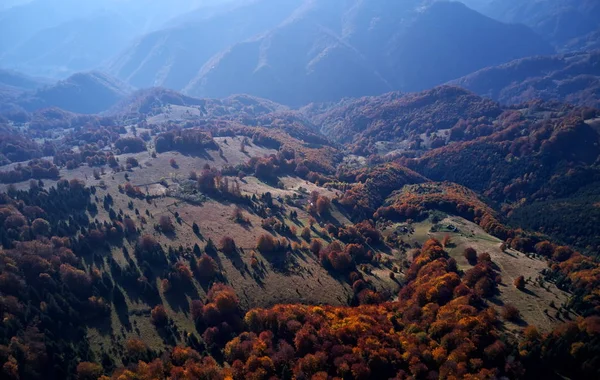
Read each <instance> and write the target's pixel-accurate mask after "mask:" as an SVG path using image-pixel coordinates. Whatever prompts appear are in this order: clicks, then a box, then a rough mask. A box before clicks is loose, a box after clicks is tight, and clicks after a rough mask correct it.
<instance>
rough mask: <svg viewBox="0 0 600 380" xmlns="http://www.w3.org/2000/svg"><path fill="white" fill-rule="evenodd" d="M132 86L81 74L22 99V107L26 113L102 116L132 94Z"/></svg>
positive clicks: (115, 80)
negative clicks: (48, 111)
mask: <svg viewBox="0 0 600 380" xmlns="http://www.w3.org/2000/svg"><path fill="white" fill-rule="evenodd" d="M133 91H134V89H133V88H132V87H131V86H129V85H128V84H126V83H124V82H122V81H120V80H118V79H116V78H113V77H110V76H109V75H107V74H104V73H100V72H95V71H94V72H87V73H78V74H75V75H72V76H71V77H69V78H67V79H65V80H62V81H59V82H57V83H56V84H54V85H51V86H46V87H43V88H40V89H38V90H36V91H35V92H34V93H33V94H30V95H25V96H22V97H21V98H20V99H18V101H17V102H18V104H19V105H20V106H22V107H23V108H25V109H26V110H29V111H33V110H36V109H39V108H46V107H58V108H62V109H64V110H67V111H71V112H76V113H88V114H91V113H98V112H102V111H105V110H107V109H109V108H110V107H112V106H113V105H115V104H116V103H117V102H118V101H119V100H121V99H123V98H125V97H126V96H128V95H129V94H131V93H132V92H133Z"/></svg>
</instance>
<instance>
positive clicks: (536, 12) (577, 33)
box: [470, 0, 600, 50]
mask: <svg viewBox="0 0 600 380" xmlns="http://www.w3.org/2000/svg"><path fill="white" fill-rule="evenodd" d="M473 3H480V4H473ZM470 4H471V5H473V6H475V7H476V8H477V9H478V10H480V11H481V12H483V13H485V14H486V15H489V16H490V17H494V18H497V19H498V20H501V21H504V22H511V23H522V24H525V25H527V26H529V27H531V28H532V29H533V30H534V31H536V32H537V33H539V34H540V35H542V36H543V37H544V38H546V39H547V40H548V41H550V42H552V43H553V44H554V45H555V46H557V47H558V48H559V49H565V50H568V49H567V48H568V45H569V41H571V40H572V39H576V38H581V37H583V36H586V35H588V34H590V33H593V32H596V31H598V30H600V2H599V1H597V0H487V1H486V0H470Z"/></svg>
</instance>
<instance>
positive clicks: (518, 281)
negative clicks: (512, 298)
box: [513, 276, 525, 290]
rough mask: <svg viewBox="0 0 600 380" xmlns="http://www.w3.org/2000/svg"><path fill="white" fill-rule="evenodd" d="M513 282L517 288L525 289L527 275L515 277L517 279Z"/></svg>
mask: <svg viewBox="0 0 600 380" xmlns="http://www.w3.org/2000/svg"><path fill="white" fill-rule="evenodd" d="M513 284H514V285H515V288H517V289H519V290H524V289H525V277H523V276H519V277H517V278H515V281H514V283H513Z"/></svg>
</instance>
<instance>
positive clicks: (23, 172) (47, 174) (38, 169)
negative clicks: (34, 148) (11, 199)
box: [0, 159, 59, 183]
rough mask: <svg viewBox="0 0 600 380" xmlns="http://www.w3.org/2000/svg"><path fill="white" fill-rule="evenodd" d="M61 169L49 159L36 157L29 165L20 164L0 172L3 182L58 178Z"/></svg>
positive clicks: (0, 180)
mask: <svg viewBox="0 0 600 380" xmlns="http://www.w3.org/2000/svg"><path fill="white" fill-rule="evenodd" d="M58 178H59V171H58V168H57V167H56V166H54V164H53V163H51V162H50V161H47V160H41V159H35V160H31V161H29V162H28V163H27V165H21V164H18V165H17V166H15V167H14V169H12V170H9V171H5V172H0V182H1V183H17V182H22V181H26V180H29V179H58Z"/></svg>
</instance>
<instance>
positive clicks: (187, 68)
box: [108, 0, 302, 89]
mask: <svg viewBox="0 0 600 380" xmlns="http://www.w3.org/2000/svg"><path fill="white" fill-rule="evenodd" d="M301 3H302V0H289V1H286V2H281V1H278V0H264V1H259V2H256V3H252V4H250V5H247V6H240V7H234V8H233V9H229V8H227V9H226V10H224V11H223V12H216V13H212V14H211V15H210V16H208V15H207V16H206V17H205V18H201V17H199V16H201V14H200V15H196V16H195V17H197V18H194V17H192V18H191V19H193V20H195V21H194V22H191V21H190V20H191V19H186V22H185V23H183V25H180V26H177V27H169V28H167V29H164V30H160V31H156V32H153V33H150V34H148V35H146V36H144V37H142V38H140V39H138V40H137V41H135V42H134V43H133V44H132V45H131V46H128V47H127V48H126V49H124V51H123V52H122V54H120V55H118V56H117V57H116V58H115V59H114V60H113V61H112V62H111V63H110V64H109V65H108V71H109V72H110V73H111V74H113V75H115V76H116V77H118V78H120V79H122V80H125V81H127V82H129V83H131V84H133V85H135V86H137V87H150V86H164V87H169V88H173V89H181V88H183V87H185V86H186V85H187V84H188V83H189V81H190V80H191V79H192V78H194V76H195V75H196V74H197V72H198V71H199V70H200V68H201V67H202V66H203V65H204V64H205V63H206V62H208V61H209V60H210V59H211V58H212V57H213V56H214V55H215V54H217V53H219V52H220V51H222V50H223V49H226V48H228V47H229V46H231V45H233V44H235V43H237V42H239V41H243V40H245V39H247V38H249V37H251V36H253V35H255V34H257V33H262V32H265V31H268V30H270V29H271V28H273V27H275V26H276V25H278V24H279V23H280V22H282V21H283V20H284V19H285V18H286V17H287V16H288V15H289V14H290V13H291V12H293V10H294V9H296V8H297V7H298V6H299V5H300V4H301ZM257 15H261V16H260V17H257Z"/></svg>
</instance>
